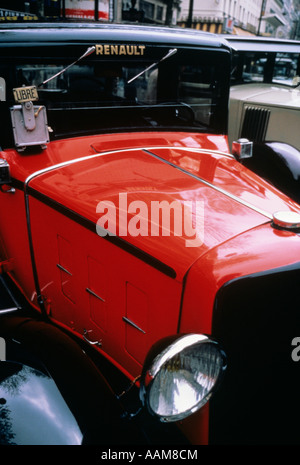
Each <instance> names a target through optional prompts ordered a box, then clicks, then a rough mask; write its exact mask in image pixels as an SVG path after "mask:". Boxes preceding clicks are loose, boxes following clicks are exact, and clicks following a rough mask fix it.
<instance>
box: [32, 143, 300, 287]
mask: <svg viewBox="0 0 300 465" xmlns="http://www.w3.org/2000/svg"><path fill="white" fill-rule="evenodd" d="M29 188H30V190H29V192H30V193H31V194H32V195H35V196H38V197H39V198H40V199H44V200H45V199H47V198H48V199H51V201H53V202H55V203H57V204H59V205H62V206H63V207H64V208H65V209H67V210H68V211H71V212H73V213H75V215H78V217H80V218H82V217H83V218H85V219H86V220H87V221H88V222H89V223H90V224H91V225H93V224H94V227H95V233H96V225H97V222H98V225H99V224H101V225H102V226H103V224H104V218H106V220H107V222H106V223H105V225H104V227H105V228H106V227H108V226H109V227H110V229H111V232H112V233H116V234H117V235H120V236H121V240H122V243H123V244H125V243H130V245H131V246H133V247H134V248H135V249H136V250H140V251H142V252H143V253H145V254H148V255H149V256H151V257H154V258H155V259H156V260H158V261H159V262H161V263H162V264H164V265H166V266H167V267H169V268H170V269H171V270H172V271H173V276H175V275H176V277H177V279H178V280H182V278H183V276H184V275H185V273H186V272H187V270H188V269H189V268H190V267H191V265H192V264H193V263H194V262H195V260H197V259H198V258H199V257H200V256H202V255H203V254H205V253H206V252H207V251H208V250H209V249H211V248H213V247H216V246H218V245H219V244H220V243H223V242H224V241H227V240H229V239H230V238H232V237H234V236H236V235H239V234H241V233H243V232H245V231H246V230H249V229H251V228H254V227H256V226H258V225H260V224H262V223H266V222H270V220H271V218H272V214H273V213H274V212H275V211H278V210H293V211H299V206H298V205H297V204H296V203H294V202H292V201H291V200H289V199H288V198H287V197H285V196H284V195H283V194H281V193H279V192H278V191H277V190H276V189H273V188H272V187H271V186H270V185H269V184H268V183H265V182H263V181H262V180H261V179H260V178H258V177H257V176H256V175H255V174H253V173H252V172H250V171H249V170H247V169H246V168H244V167H243V166H242V165H241V164H240V163H238V162H237V161H236V160H235V159H234V158H233V157H232V156H231V155H226V154H223V153H220V152H213V151H210V150H204V149H198V150H197V149H192V148H172V149H170V148H164V147H161V148H160V147H154V148H152V149H151V148H147V149H139V148H133V149H132V148H131V149H126V150H115V151H109V152H102V153H98V154H95V155H89V156H87V157H84V158H81V159H80V158H79V159H76V160H72V161H69V162H66V163H63V164H60V165H56V166H54V167H52V168H50V169H49V168H48V169H47V171H45V172H41V173H39V174H37V175H35V176H34V177H32V179H31V180H30V182H29ZM162 201H165V203H164V208H165V210H164V214H166V215H167V216H168V214H169V213H170V210H169V209H168V208H167V207H168V206H170V205H173V206H176V207H178V208H179V207H182V208H183V206H185V208H187V210H183V209H182V210H181V212H182V218H186V217H185V216H184V215H183V213H184V211H185V212H186V213H187V215H188V216H189V217H188V219H189V221H190V223H189V224H190V225H191V227H192V228H193V229H192V232H193V233H194V232H195V231H197V233H196V234H197V235H196V234H195V235H191V230H189V232H188V233H186V234H180V233H178V228H177V226H178V225H177V226H176V227H175V226H174V225H175V223H174V222H173V221H172V216H171V218H170V226H171V228H170V229H168V226H167V227H164V230H162V229H157V228H159V226H162V225H163V220H162V219H158V217H157V216H156V217H155V218H153V216H152V211H153V210H152V208H153V205H155V206H157V205H158V204H157V202H162ZM174 201H175V203H172V202H174ZM133 202H135V203H133ZM153 202H154V203H153ZM155 202H156V203H155ZM161 205H163V204H161ZM105 207H106V209H105ZM177 211H178V212H179V210H177ZM108 212H110V215H111V216H110V218H111V219H110V220H109V221H108V216H107V215H108ZM103 215H104V216H103ZM101 218H102V220H101ZM124 218H126V223H125V219H124ZM165 219H166V217H165ZM114 220H115V222H114ZM101 221H102V222H101ZM183 222H184V220H182V230H183V232H184V231H185V229H184V228H185V225H184V224H183ZM151 224H155V225H156V226H155V227H154V230H153V229H151V226H150V225H151ZM157 224H158V225H157ZM119 227H121V228H122V229H121V234H120V231H119ZM163 231H164V232H163ZM99 240H101V239H100V237H99ZM189 241H190V242H189Z"/></svg>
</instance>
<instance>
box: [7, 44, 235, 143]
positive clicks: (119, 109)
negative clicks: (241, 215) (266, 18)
mask: <svg viewBox="0 0 300 465" xmlns="http://www.w3.org/2000/svg"><path fill="white" fill-rule="evenodd" d="M169 50H170V47H165V46H164V47H147V49H146V50H145V52H144V53H143V55H139V56H138V55H129V54H127V55H125V56H123V55H120V54H119V55H116V56H115V55H113V56H100V57H99V56H96V55H95V54H93V55H92V56H91V57H89V58H88V59H84V60H82V61H80V62H79V63H77V64H74V65H73V66H71V67H70V68H69V69H67V70H66V71H65V72H63V73H61V74H59V73H60V72H61V71H62V70H63V69H64V68H65V67H68V66H69V64H70V63H71V62H72V58H70V57H60V56H59V54H58V53H57V54H55V51H54V52H53V50H52V54H53V55H55V56H47V55H46V54H45V52H43V51H38V49H37V50H33V53H32V55H31V56H27V57H24V56H22V57H21V56H18V55H16V56H15V57H3V58H2V59H1V61H0V75H1V76H3V77H5V76H7V79H6V82H7V83H8V86H7V87H8V88H7V105H8V106H9V105H12V104H13V103H14V102H13V91H12V89H13V88H15V87H21V86H32V85H34V86H37V89H38V94H39V104H43V105H45V106H46V108H47V116H48V122H49V125H50V127H51V133H52V134H54V135H55V137H65V136H67V135H74V134H79V133H80V132H81V131H82V132H83V133H84V132H86V131H89V132H95V131H96V132H101V131H106V132H107V130H110V131H127V130H132V129H134V130H139V129H141V130H144V129H147V128H148V129H150V128H153V127H155V128H156V129H160V128H161V129H168V130H185V129H187V128H189V130H190V129H193V130H196V131H199V132H205V133H214V134H216V133H225V132H226V122H227V108H226V99H227V94H228V79H224V69H226V68H227V69H228V67H229V59H228V54H227V53H226V54H224V53H222V52H220V53H219V52H215V53H209V51H206V50H199V49H188V48H178V49H176V53H174V54H173V56H170V58H168V59H166V60H164V61H161V62H160V60H161V58H162V57H164V56H166V54H168V52H169ZM81 53H82V50H81V51H80V52H78V56H80V54H81ZM41 57H42V58H41ZM75 58H76V55H75V56H74V59H75ZM153 65H156V66H153ZM228 71H229V70H228ZM228 74H229V73H228ZM55 75H57V76H56V77H54V78H53V79H51V80H49V79H50V78H51V77H53V76H55ZM48 80H49V82H46V83H44V81H48ZM42 83H44V84H42ZM2 145H5V144H3V142H2Z"/></svg>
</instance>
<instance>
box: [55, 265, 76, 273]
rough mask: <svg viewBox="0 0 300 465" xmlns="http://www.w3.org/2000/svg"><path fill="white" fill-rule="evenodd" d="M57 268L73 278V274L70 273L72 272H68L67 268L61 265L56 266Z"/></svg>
mask: <svg viewBox="0 0 300 465" xmlns="http://www.w3.org/2000/svg"><path fill="white" fill-rule="evenodd" d="M56 266H57V268H59V269H60V270H61V271H64V272H65V273H67V274H68V275H69V276H73V275H72V273H70V271H68V270H66V268H64V267H63V266H61V265H60V264H59V263H57V264H56Z"/></svg>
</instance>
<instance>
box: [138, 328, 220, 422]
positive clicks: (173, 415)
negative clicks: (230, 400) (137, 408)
mask: <svg viewBox="0 0 300 465" xmlns="http://www.w3.org/2000/svg"><path fill="white" fill-rule="evenodd" d="M225 368H226V357H225V354H224V352H223V351H222V350H221V348H220V347H219V345H218V344H217V343H216V342H215V341H213V340H211V339H209V338H208V337H207V336H204V335H201V334H188V335H185V336H182V337H179V338H178V339H177V340H176V341H175V342H173V343H172V344H170V345H168V347H166V348H165V349H164V350H163V351H162V352H161V353H160V354H159V355H157V356H156V357H155V358H154V360H153V362H152V364H151V365H150V366H149V368H148V369H147V370H146V372H145V373H144V376H143V378H142V386H141V392H142V396H143V397H144V401H145V402H146V403H147V406H148V408H149V410H150V412H151V413H153V414H155V415H158V416H159V417H160V419H161V421H165V422H166V421H177V420H180V419H183V418H185V417H187V416H188V415H190V414H191V413H193V412H195V411H196V410H198V409H199V408H201V407H202V406H203V405H204V404H205V403H206V402H207V401H208V400H209V398H210V397H211V395H212V393H213V391H214V389H215V387H216V385H217V383H218V382H219V380H220V377H221V375H222V373H223V372H224V370H225Z"/></svg>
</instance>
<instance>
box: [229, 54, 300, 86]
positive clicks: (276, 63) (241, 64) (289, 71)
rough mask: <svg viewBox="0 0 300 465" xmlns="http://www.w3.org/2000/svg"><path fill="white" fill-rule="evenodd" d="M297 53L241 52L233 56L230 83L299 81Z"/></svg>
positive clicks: (289, 83) (291, 83) (287, 82)
mask: <svg viewBox="0 0 300 465" xmlns="http://www.w3.org/2000/svg"><path fill="white" fill-rule="evenodd" d="M298 63H299V54H297V53H279V52H278V53H274V52H272V53H271V52H270V53H268V52H259V53H258V52H241V53H239V54H235V55H234V57H233V68H232V75H231V77H232V79H231V80H232V83H252V82H267V83H278V84H284V85H288V86H295V85H297V84H298V83H299V71H297V70H298V66H299V64H298Z"/></svg>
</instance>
